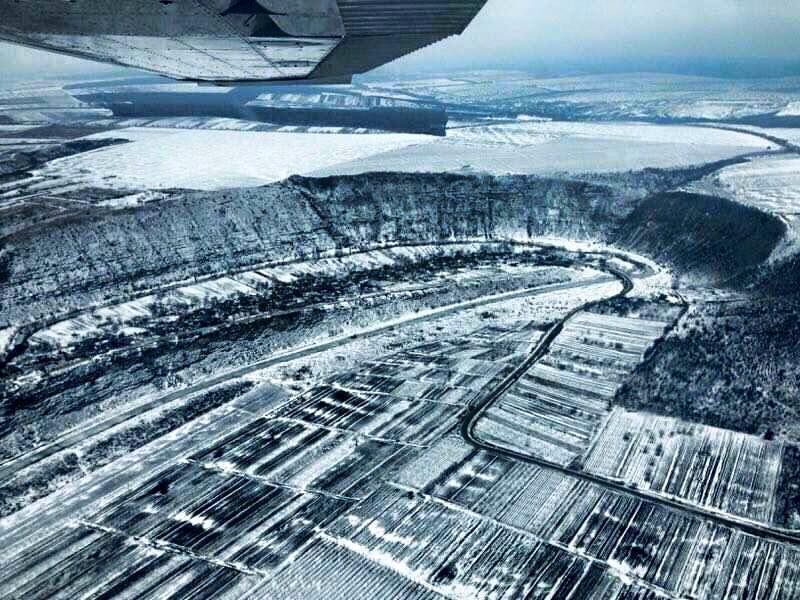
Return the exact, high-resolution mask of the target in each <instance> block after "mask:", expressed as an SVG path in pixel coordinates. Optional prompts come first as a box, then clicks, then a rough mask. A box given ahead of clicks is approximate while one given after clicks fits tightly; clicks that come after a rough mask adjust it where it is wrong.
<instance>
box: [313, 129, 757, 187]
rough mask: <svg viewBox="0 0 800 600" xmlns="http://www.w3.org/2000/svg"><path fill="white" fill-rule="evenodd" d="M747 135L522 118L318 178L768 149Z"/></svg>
mask: <svg viewBox="0 0 800 600" xmlns="http://www.w3.org/2000/svg"><path fill="white" fill-rule="evenodd" d="M770 145H771V144H770V142H768V141H767V140H764V139H761V138H758V137H756V136H753V135H750V134H749V133H744V132H734V131H722V130H713V129H709V128H703V127H692V126H683V125H681V126H673V125H653V124H647V123H579V122H559V121H547V122H538V121H517V122H513V123H491V122H490V123H480V124H476V125H474V126H468V127H465V126H463V124H461V125H460V126H458V127H454V128H452V129H449V130H448V135H447V137H445V138H428V139H427V141H426V142H425V143H418V144H414V145H411V146H405V147H403V148H401V149H399V150H397V149H395V150H388V151H386V152H382V153H380V154H375V155H371V156H368V157H366V158H363V159H360V160H357V161H350V162H342V163H337V164H335V165H333V166H328V167H323V168H321V169H319V170H317V171H315V172H312V175H340V174H356V173H364V172H369V171H406V172H442V171H462V172H472V171H477V172H488V173H492V174H506V173H514V174H541V175H547V174H555V173H563V172H568V173H589V172H596V173H600V172H613V171H626V170H630V169H641V168H644V167H660V168H668V167H676V166H688V165H692V164H697V163H703V162H711V161H715V160H720V159H724V158H731V157H734V156H739V155H741V154H746V153H749V152H753V151H758V150H766V149H767V148H769V147H770Z"/></svg>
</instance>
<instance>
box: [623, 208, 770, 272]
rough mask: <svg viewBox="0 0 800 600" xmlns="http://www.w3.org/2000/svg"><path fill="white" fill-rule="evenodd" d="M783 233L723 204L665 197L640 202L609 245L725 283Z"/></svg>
mask: <svg viewBox="0 0 800 600" xmlns="http://www.w3.org/2000/svg"><path fill="white" fill-rule="evenodd" d="M785 233H786V226H785V225H784V224H783V223H782V222H781V221H780V220H779V219H777V218H775V217H774V216H772V215H769V214H767V213H764V212H762V211H759V210H757V209H755V208H751V207H747V206H743V205H741V204H737V203H735V202H731V201H729V200H726V199H724V198H717V197H714V196H705V195H700V194H688V193H684V192H670V193H662V194H655V195H652V196H649V197H648V198H646V199H645V200H644V201H642V202H641V203H640V204H639V205H638V206H637V207H636V208H635V209H634V210H633V212H631V214H630V215H628V216H627V217H626V218H625V219H623V220H622V222H621V224H620V227H619V229H618V230H617V231H615V233H614V235H613V236H612V241H613V242H614V243H615V244H617V245H620V246H623V247H626V248H632V249H636V250H638V251H640V252H642V253H644V254H647V255H649V256H651V257H653V258H654V259H656V260H658V261H661V262H664V263H669V264H671V265H673V266H675V267H676V268H677V270H678V271H679V272H681V273H698V272H701V273H706V274H707V275H709V276H710V277H712V278H713V279H715V280H717V281H718V282H719V283H726V282H727V281H728V280H730V279H731V278H732V277H734V276H736V275H737V274H738V273H740V272H743V271H746V270H747V269H749V268H752V267H755V266H757V265H760V264H761V263H763V262H764V261H765V260H766V259H767V258H768V257H769V255H770V253H771V252H772V250H773V249H774V248H775V246H776V245H777V244H778V242H780V240H781V238H782V237H783V236H784V235H785Z"/></svg>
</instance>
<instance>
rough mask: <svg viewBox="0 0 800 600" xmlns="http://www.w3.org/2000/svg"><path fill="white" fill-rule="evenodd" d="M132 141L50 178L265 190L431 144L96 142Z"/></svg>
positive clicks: (378, 140)
mask: <svg viewBox="0 0 800 600" xmlns="http://www.w3.org/2000/svg"><path fill="white" fill-rule="evenodd" d="M91 137H92V138H93V139H98V138H126V139H129V140H131V143H129V144H123V145H120V146H114V147H109V148H103V149H101V150H97V151H94V152H87V153H84V154H80V155H75V156H71V157H68V158H64V159H61V160H55V161H53V162H51V163H50V164H48V165H47V167H45V168H44V169H43V170H42V172H41V174H42V175H46V176H48V177H55V178H60V179H68V180H69V181H70V182H76V181H80V182H83V183H84V184H85V185H87V186H99V187H106V188H108V187H114V188H127V189H131V188H132V189H164V188H179V187H183V188H192V189H204V190H212V189H221V188H227V187H238V186H256V185H264V184H267V183H271V182H274V181H279V180H281V179H285V178H286V177H289V176H291V175H296V174H299V175H302V174H306V173H310V172H312V171H316V170H319V169H324V168H331V167H333V166H335V165H337V164H339V163H343V162H349V161H356V162H358V161H361V160H364V159H365V158H368V157H370V156H372V155H374V154H378V153H382V152H388V151H392V150H398V149H400V148H405V147H407V146H409V145H411V144H416V143H420V142H423V141H425V140H428V139H429V138H427V137H426V136H422V135H411V134H399V133H398V134H374V135H371V134H367V135H363V134H347V133H344V134H338V133H337V134H325V133H279V132H247V131H216V130H176V129H151V128H147V129H141V128H131V129H123V130H116V131H111V132H105V133H101V134H97V135H94V136H91Z"/></svg>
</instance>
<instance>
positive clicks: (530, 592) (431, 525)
mask: <svg viewBox="0 0 800 600" xmlns="http://www.w3.org/2000/svg"><path fill="white" fill-rule="evenodd" d="M323 537H325V538H327V539H330V540H331V541H333V542H334V543H336V544H338V545H340V546H343V547H345V548H348V549H350V550H352V551H353V552H356V553H357V554H359V555H361V556H363V557H364V558H367V559H369V560H372V561H374V562H377V563H378V564H380V565H383V566H386V567H387V568H391V569H392V570H394V571H396V572H398V573H402V574H404V575H405V576H406V577H407V578H408V579H411V580H412V581H415V582H419V583H420V584H422V585H424V586H425V587H427V588H429V589H431V590H433V591H436V592H438V593H440V594H442V595H443V596H445V597H447V598H463V599H467V598H470V599H471V598H547V597H554V598H555V597H562V596H563V595H566V594H569V592H570V591H574V590H578V591H580V592H581V593H582V594H583V595H582V596H581V597H619V596H621V595H623V594H624V593H625V592H628V591H630V589H629V586H628V585H627V584H625V583H624V582H623V581H622V580H621V579H619V578H618V577H616V576H614V575H613V574H612V573H611V572H610V571H609V570H608V569H607V568H605V567H604V566H603V565H599V564H597V563H592V562H591V561H589V560H587V559H585V558H583V557H580V556H578V555H576V554H573V553H570V552H569V551H567V550H566V549H563V548H559V547H557V546H555V545H552V544H547V543H543V542H542V541H541V540H539V539H537V538H536V537H535V536H531V535H529V534H526V533H524V532H519V531H515V530H513V529H512V528H510V527H506V526H504V525H502V524H499V523H497V522H495V521H494V520H492V519H489V518H486V517H483V516H482V515H479V514H476V513H472V512H468V511H462V510H459V509H457V508H454V507H453V506H451V505H448V504H446V503H442V502H439V501H437V500H435V499H432V498H429V497H426V496H422V495H420V494H417V493H414V492H413V491H405V490H403V489H400V488H396V487H393V486H386V487H385V488H384V489H382V490H379V491H378V492H376V493H375V494H374V495H373V496H372V497H370V498H369V499H367V500H365V501H364V502H363V503H361V504H359V505H358V506H355V507H353V509H352V510H350V511H348V513H347V514H346V515H344V516H343V517H342V518H340V519H339V520H338V521H336V522H335V523H333V524H332V525H331V526H330V527H329V528H328V530H327V531H326V532H325V533H324V534H323Z"/></svg>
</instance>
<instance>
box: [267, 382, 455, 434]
mask: <svg viewBox="0 0 800 600" xmlns="http://www.w3.org/2000/svg"><path fill="white" fill-rule="evenodd" d="M461 413H462V409H461V408H460V407H456V406H450V405H448V404H443V403H440V402H428V401H426V400H407V399H403V398H395V397H393V396H387V395H383V394H368V393H359V392H354V391H347V390H344V389H340V388H335V387H331V386H329V385H321V386H318V387H315V388H312V389H311V390H309V391H308V392H306V393H304V394H303V395H301V396H299V397H297V398H295V399H294V400H293V401H291V402H290V403H289V404H288V405H287V406H286V408H285V409H284V410H282V411H281V417H283V418H286V419H291V420H295V421H302V422H304V423H309V424H311V425H317V426H319V427H323V428H328V429H336V430H346V431H350V432H353V433H358V434H360V435H362V436H365V437H368V438H372V439H378V440H384V441H395V442H401V443H403V442H405V443H411V444H416V445H424V444H427V443H429V442H430V441H431V440H434V439H437V438H438V437H440V436H441V435H443V434H444V432H446V431H447V430H448V429H451V428H452V427H454V426H455V425H456V424H457V423H458V419H459V417H460V415H461Z"/></svg>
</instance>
